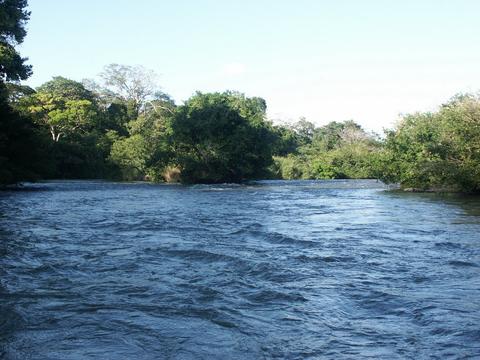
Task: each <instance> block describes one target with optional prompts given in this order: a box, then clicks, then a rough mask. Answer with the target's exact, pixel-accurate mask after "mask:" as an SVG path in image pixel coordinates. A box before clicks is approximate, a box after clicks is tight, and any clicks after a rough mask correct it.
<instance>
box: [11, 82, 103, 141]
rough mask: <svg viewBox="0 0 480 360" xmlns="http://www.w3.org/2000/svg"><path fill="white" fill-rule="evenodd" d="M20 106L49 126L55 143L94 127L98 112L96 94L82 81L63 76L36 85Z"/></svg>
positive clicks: (41, 123)
mask: <svg viewBox="0 0 480 360" xmlns="http://www.w3.org/2000/svg"><path fill="white" fill-rule="evenodd" d="M21 107H23V108H24V109H25V111H26V112H28V113H30V114H31V115H32V116H33V118H34V119H35V120H36V121H37V122H38V123H39V124H40V125H44V126H46V127H48V130H49V132H50V135H51V137H52V140H53V141H54V142H58V141H59V140H60V137H62V136H65V135H70V134H73V133H75V132H76V131H84V130H86V129H87V128H89V127H92V126H93V123H94V121H95V119H96V116H97V112H98V111H97V108H96V106H95V97H94V95H93V94H92V93H91V92H90V91H88V90H87V89H85V87H84V86H83V85H82V84H81V83H79V82H76V81H73V80H69V79H65V78H63V77H54V78H53V80H51V81H49V82H47V83H45V84H43V85H42V86H40V87H39V88H37V92H36V93H34V94H32V95H31V96H29V97H27V98H26V99H24V100H23V106H21Z"/></svg>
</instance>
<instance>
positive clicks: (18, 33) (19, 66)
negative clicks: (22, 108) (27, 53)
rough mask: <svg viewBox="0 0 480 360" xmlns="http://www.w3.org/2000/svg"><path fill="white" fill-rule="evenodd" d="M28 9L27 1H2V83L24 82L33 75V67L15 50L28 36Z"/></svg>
mask: <svg viewBox="0 0 480 360" xmlns="http://www.w3.org/2000/svg"><path fill="white" fill-rule="evenodd" d="M26 7H27V1H26V0H3V1H0V81H18V80H24V79H26V78H28V77H29V76H30V74H31V66H29V65H26V64H25V61H26V59H25V58H22V57H21V56H20V55H19V54H18V52H17V51H16V50H15V46H16V45H18V44H21V43H22V42H23V39H24V38H25V35H26V30H25V24H26V22H27V21H28V19H29V17H30V13H29V12H28V11H26V10H25V8H26Z"/></svg>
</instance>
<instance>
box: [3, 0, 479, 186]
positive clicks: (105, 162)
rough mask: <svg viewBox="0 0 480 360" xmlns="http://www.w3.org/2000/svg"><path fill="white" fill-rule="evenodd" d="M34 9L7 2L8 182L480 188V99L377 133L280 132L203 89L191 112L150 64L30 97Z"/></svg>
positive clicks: (240, 103) (338, 126)
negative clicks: (367, 182)
mask: <svg viewBox="0 0 480 360" xmlns="http://www.w3.org/2000/svg"><path fill="white" fill-rule="evenodd" d="M26 5H27V2H26V0H8V1H7V0H4V1H0V119H1V120H0V184H2V185H7V184H15V183H19V182H22V181H34V180H38V179H54V178H62V179H91V178H109V179H119V180H150V181H167V182H172V181H179V182H183V183H219V182H242V181H247V180H251V179H271V178H275V179H338V178H353V179H355V178H376V179H381V180H383V181H385V182H387V183H400V184H401V186H402V187H404V188H412V189H419V190H428V189H433V190H448V191H464V192H479V191H480V98H479V96H478V95H472V94H464V95H457V96H455V97H454V98H452V99H451V100H450V101H449V102H448V103H446V104H444V105H442V106H441V107H440V108H439V110H438V111H436V112H428V113H416V114H410V115H406V116H404V117H403V118H402V119H401V121H400V122H399V124H398V125H397V126H396V128H395V129H393V130H389V131H386V132H385V134H384V136H378V135H375V134H372V133H369V132H367V131H365V130H364V129H363V128H362V127H361V126H360V125H358V124H357V123H355V122H354V121H352V120H349V121H344V122H330V123H328V124H327V125H324V126H315V125H314V124H313V123H311V122H309V121H307V120H306V119H303V118H302V119H300V120H299V121H298V122H296V123H294V124H283V125H279V124H274V123H273V122H271V121H269V120H268V118H267V116H266V109H267V105H266V102H265V100H263V99H262V98H258V97H247V96H245V95H244V94H241V93H238V92H233V91H227V92H222V93H201V92H197V93H196V94H194V95H193V96H192V97H191V98H189V99H188V100H187V101H185V102H184V103H183V104H180V105H178V104H175V102H174V101H173V99H172V98H171V97H170V96H168V94H166V93H165V92H163V91H161V89H160V88H159V87H158V85H157V79H156V76H155V74H154V73H153V72H152V71H150V70H147V69H145V68H143V67H141V66H126V65H119V64H111V65H108V66H106V67H105V68H104V70H103V72H102V73H101V74H100V81H93V80H85V81H83V82H78V81H74V80H71V79H67V78H64V77H60V76H57V77H54V78H53V79H52V80H50V81H48V82H46V83H44V84H43V85H41V86H39V87H37V88H36V89H32V88H30V87H28V86H24V85H21V83H20V81H21V80H25V79H27V78H28V77H29V76H30V74H31V67H30V66H29V65H27V64H26V59H25V58H22V57H21V56H20V54H18V52H17V50H16V46H17V45H18V44H20V43H21V42H22V41H23V39H24V37H25V35H26V31H25V24H26V22H27V21H28V19H29V16H30V14H29V13H28V11H26V10H25V8H26Z"/></svg>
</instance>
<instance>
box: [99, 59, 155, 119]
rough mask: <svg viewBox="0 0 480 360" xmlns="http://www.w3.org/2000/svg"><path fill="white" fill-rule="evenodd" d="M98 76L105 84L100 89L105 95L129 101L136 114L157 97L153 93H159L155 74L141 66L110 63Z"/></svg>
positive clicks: (125, 101)
mask: <svg viewBox="0 0 480 360" xmlns="http://www.w3.org/2000/svg"><path fill="white" fill-rule="evenodd" d="M100 77H101V78H102V79H103V81H104V84H105V86H104V88H103V90H102V91H103V92H104V94H105V96H106V97H109V96H110V97H111V98H114V99H115V98H116V99H118V100H121V101H122V102H124V103H130V104H131V106H132V108H133V109H134V112H135V115H136V116H138V114H139V113H140V112H142V111H143V110H144V109H145V106H146V104H147V102H149V101H151V100H154V99H155V98H157V99H158V96H157V97H155V95H156V94H159V93H161V92H160V91H159V86H158V84H157V75H156V74H155V72H154V71H153V70H149V69H146V68H144V67H143V66H128V65H120V64H110V65H107V66H105V68H104V70H103V72H102V73H100ZM112 102H114V101H112Z"/></svg>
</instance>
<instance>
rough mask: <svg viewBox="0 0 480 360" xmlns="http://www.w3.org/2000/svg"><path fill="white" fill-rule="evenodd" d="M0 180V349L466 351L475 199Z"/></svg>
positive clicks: (263, 355)
mask: <svg viewBox="0 0 480 360" xmlns="http://www.w3.org/2000/svg"><path fill="white" fill-rule="evenodd" d="M28 188H29V190H28V191H10V192H1V193H0V358H2V359H22V360H23V359H272V358H279V359H283V358H286V359H317V358H322V359H343V358H346V359H362V358H372V357H374V358H379V359H382V358H383V359H409V358H410V359H428V358H438V359H446V358H452V359H456V358H475V357H480V325H479V324H480V235H479V234H480V201H479V200H478V199H477V198H467V197H457V196H448V197H446V196H439V195H434V194H423V195H422V194H403V193H395V192H388V191H385V189H384V187H383V185H382V184H381V183H378V182H375V181H293V182H282V181H270V182H259V183H253V184H249V185H242V186H239V185H214V186H208V185H199V186H189V187H183V186H176V185H152V184H125V183H123V184H122V183H108V182H48V183H40V184H35V185H31V186H29V187H28Z"/></svg>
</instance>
